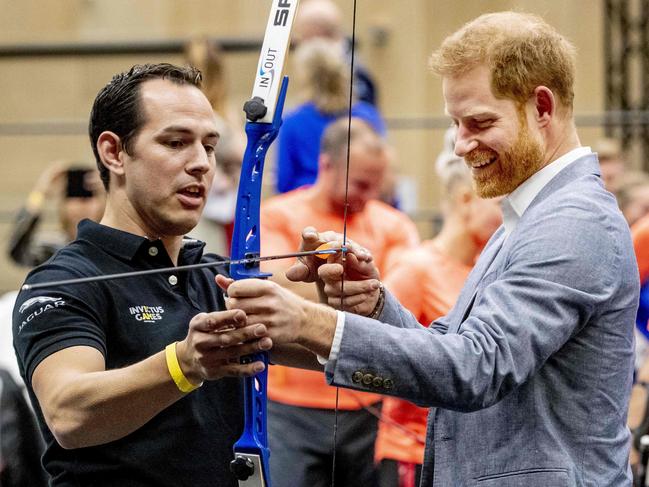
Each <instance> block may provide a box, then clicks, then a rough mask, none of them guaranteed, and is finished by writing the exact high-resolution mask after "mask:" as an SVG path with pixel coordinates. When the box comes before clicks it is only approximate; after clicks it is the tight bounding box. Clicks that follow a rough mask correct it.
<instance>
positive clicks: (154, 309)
mask: <svg viewBox="0 0 649 487" xmlns="http://www.w3.org/2000/svg"><path fill="white" fill-rule="evenodd" d="M128 312H129V313H131V316H134V317H135V319H136V320H137V321H142V322H144V323H155V322H156V321H160V320H161V319H162V315H163V314H164V312H165V310H164V308H163V307H162V306H131V307H130V308H129V309H128Z"/></svg>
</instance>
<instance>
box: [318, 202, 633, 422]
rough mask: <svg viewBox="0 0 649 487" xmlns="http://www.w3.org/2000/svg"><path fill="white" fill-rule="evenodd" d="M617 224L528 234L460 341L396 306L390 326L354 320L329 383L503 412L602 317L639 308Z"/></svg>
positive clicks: (564, 218) (483, 287) (546, 220)
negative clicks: (502, 405) (500, 406)
mask: <svg viewBox="0 0 649 487" xmlns="http://www.w3.org/2000/svg"><path fill="white" fill-rule="evenodd" d="M564 213H565V212H564ZM600 216H602V215H600ZM609 217H610V214H609V215H604V216H603V218H592V217H588V216H586V217H585V218H575V217H574V215H566V214H563V215H562V214H561V212H555V214H552V212H548V213H547V214H546V215H545V216H541V217H538V218H536V219H532V221H531V223H528V224H527V226H526V228H519V229H518V230H521V231H520V232H517V233H518V234H519V235H520V237H518V238H516V239H513V241H512V242H509V243H510V244H511V245H508V248H507V250H504V249H503V250H501V251H505V252H507V253H506V254H505V259H506V260H505V264H504V266H503V268H502V271H499V272H492V273H488V274H487V276H485V277H484V278H483V281H482V282H481V284H480V285H479V286H478V294H476V300H475V303H474V305H473V308H472V310H471V313H470V314H469V316H468V318H467V319H466V320H465V321H464V322H463V323H462V325H461V327H460V328H459V330H458V332H457V333H446V330H447V329H448V324H447V326H444V323H445V320H446V319H442V320H440V324H441V325H442V326H440V327H437V326H433V327H431V328H428V329H426V328H417V327H414V326H412V325H411V321H412V320H414V318H413V317H412V316H411V315H410V316H408V314H407V313H406V312H404V310H402V309H401V308H400V307H399V305H398V304H397V303H394V302H393V301H391V300H387V302H386V309H385V310H384V313H383V315H382V316H381V320H382V321H383V322H376V321H374V320H370V319H367V318H363V317H359V316H354V315H349V314H348V315H347V316H346V324H345V329H344V333H343V337H342V343H341V347H340V352H339V354H338V357H337V360H336V361H335V362H334V361H332V363H329V364H327V367H326V372H327V378H328V380H329V381H330V383H332V384H334V385H337V386H342V387H349V388H353V389H358V390H367V391H375V388H374V386H373V384H372V383H370V384H369V385H365V384H364V383H363V381H359V380H358V378H359V377H361V375H363V374H365V375H367V374H370V375H372V376H378V377H380V378H381V379H382V380H381V381H379V382H383V383H384V382H385V380H386V379H388V380H389V381H390V386H391V387H390V388H389V390H385V389H387V388H382V390H381V392H382V393H384V394H390V395H395V396H399V397H402V398H405V399H408V400H410V401H412V402H415V403H417V404H421V405H426V406H433V407H443V408H446V409H454V410H460V411H473V410H478V409H482V408H485V407H489V406H490V405H493V404H495V403H496V402H497V401H499V400H500V399H502V398H503V397H505V396H506V395H507V394H508V393H509V392H511V391H512V390H513V389H514V388H516V387H518V386H519V385H521V384H523V383H525V382H526V381H527V380H528V379H529V378H530V377H531V376H533V375H534V374H535V372H536V371H537V370H538V369H539V368H540V367H542V366H543V364H544V363H545V362H546V361H547V360H548V358H549V357H551V356H552V354H554V353H555V352H556V351H557V350H559V349H560V348H561V347H562V346H563V345H564V344H565V343H566V342H567V341H568V340H570V339H571V337H572V336H574V334H576V333H577V332H578V331H579V329H580V328H581V327H583V326H586V325H587V324H589V323H590V322H591V320H593V319H594V317H596V315H598V314H601V313H605V312H607V310H608V311H611V310H612V309H632V308H634V304H633V300H634V296H635V297H636V299H637V283H636V284H634V283H633V278H634V277H635V276H632V275H633V256H632V248H631V242H630V238H629V236H628V231H627V232H626V233H627V235H625V234H624V229H623V228H622V225H620V224H619V223H618V222H613V223H614V224H613V225H611V218H609ZM522 224H524V223H523V221H520V222H519V226H522ZM513 237H514V235H513V234H512V235H511V236H510V238H513ZM628 276H631V277H628ZM635 280H636V281H637V278H636V279H635ZM634 286H635V287H636V288H634ZM465 291H466V290H465ZM634 293H635V294H634ZM625 296H628V297H625ZM634 312H635V311H632V313H634ZM624 316H626V314H625V315H624ZM595 345H600V344H595ZM584 346H593V344H585V345H584ZM359 372H361V375H359ZM354 379H356V380H354Z"/></svg>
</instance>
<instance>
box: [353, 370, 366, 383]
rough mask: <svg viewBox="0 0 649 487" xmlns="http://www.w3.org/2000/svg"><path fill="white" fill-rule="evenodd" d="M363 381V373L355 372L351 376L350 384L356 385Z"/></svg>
mask: <svg viewBox="0 0 649 487" xmlns="http://www.w3.org/2000/svg"><path fill="white" fill-rule="evenodd" d="M362 380H363V372H360V371H358V370H357V371H356V372H354V373H353V375H352V382H356V383H357V384H358V383H359V382H360V381H362Z"/></svg>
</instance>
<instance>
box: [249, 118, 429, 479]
mask: <svg viewBox="0 0 649 487" xmlns="http://www.w3.org/2000/svg"><path fill="white" fill-rule="evenodd" d="M348 123H349V122H348V120H347V119H346V118H345V119H340V120H338V121H336V122H334V123H332V124H331V125H330V126H328V127H327V129H326V130H325V132H324V134H323V137H322V141H321V151H320V156H319V161H318V164H319V172H318V178H317V180H316V182H315V184H314V185H313V186H311V187H305V188H300V189H296V190H293V191H290V192H288V193H284V194H282V195H278V196H275V197H273V198H270V199H268V200H266V201H265V202H264V203H263V204H262V208H261V251H262V255H274V254H284V253H290V252H293V251H294V250H295V249H296V248H298V247H299V245H300V241H301V233H302V229H303V228H304V227H306V226H309V225H315V226H317V227H320V228H331V229H337V230H338V231H340V232H342V231H343V214H344V208H345V174H346V158H347V145H348V141H347V139H348V135H347V132H348ZM350 136H351V138H350V143H349V145H350V147H349V155H350V164H349V178H348V179H349V191H348V197H347V204H348V213H347V234H348V236H349V238H350V239H352V240H353V241H354V242H356V243H358V244H360V245H363V246H365V247H367V248H368V249H370V250H371V252H372V255H373V256H374V258H375V262H376V265H377V267H378V268H379V269H385V268H386V267H387V265H388V262H389V260H390V259H392V258H393V256H394V255H396V254H398V253H400V252H402V251H403V250H405V249H407V248H411V247H414V246H415V245H416V244H417V243H418V242H419V236H418V233H417V230H416V227H415V225H414V224H413V223H412V221H411V220H410V219H409V218H408V217H407V216H406V215H404V214H403V213H401V212H399V211H398V210H396V209H394V208H392V207H390V206H388V205H387V204H385V203H382V202H381V201H378V200H377V198H378V196H379V194H380V191H381V187H382V185H383V180H384V177H385V174H386V171H387V170H388V165H389V157H388V154H389V153H388V150H387V146H386V144H385V142H384V141H383V140H382V139H381V138H380V136H379V135H378V134H377V133H376V132H375V131H374V130H373V129H372V128H371V127H370V126H369V125H368V124H367V123H365V122H364V121H362V120H360V119H357V118H352V120H351V130H350ZM292 264H293V262H292V261H280V260H277V261H269V262H265V263H264V264H263V267H262V269H263V270H265V271H268V272H272V273H273V277H272V279H273V280H275V281H276V282H278V283H280V284H281V285H283V286H285V287H287V288H289V289H291V290H293V291H294V292H297V293H298V294H300V295H301V296H303V297H306V298H308V299H313V300H314V301H317V300H318V299H317V290H316V288H315V285H314V284H305V283H293V282H291V281H289V280H288V279H287V278H286V277H285V275H284V271H285V270H286V269H288V268H289V267H290V266H291V265H292ZM268 398H269V403H268V416H269V420H268V425H269V426H268V428H269V430H268V437H269V443H270V447H271V449H272V452H273V454H272V455H271V457H270V467H271V476H272V478H273V485H274V486H275V487H318V486H323V487H325V486H329V485H331V476H332V473H331V471H332V460H333V452H334V446H333V442H332V427H333V425H334V415H335V409H336V404H338V409H340V412H339V413H338V420H337V424H338V427H337V438H336V443H337V446H336V466H335V483H336V485H341V486H342V485H349V486H351V485H357V486H372V485H375V480H376V471H375V468H374V462H373V457H374V442H375V439H376V431H377V418H376V417H374V416H372V414H371V413H370V412H368V411H366V410H365V409H364V407H366V406H369V405H373V404H376V403H378V402H379V401H380V400H381V396H379V395H377V394H369V393H359V392H353V391H346V390H345V391H343V390H341V391H340V392H339V393H338V392H337V391H336V389H335V388H334V387H330V386H328V385H326V382H325V379H324V376H323V374H322V373H320V372H313V371H305V370H299V369H292V368H286V367H280V366H273V367H271V368H270V371H269V386H268Z"/></svg>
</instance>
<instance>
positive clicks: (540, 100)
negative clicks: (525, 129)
mask: <svg viewBox="0 0 649 487" xmlns="http://www.w3.org/2000/svg"><path fill="white" fill-rule="evenodd" d="M534 105H535V109H536V110H535V118H536V122H537V123H538V124H539V127H545V126H547V125H548V123H550V120H552V118H554V116H555V112H556V109H557V106H556V101H555V99H554V93H552V90H551V89H550V88H548V87H546V86H537V87H536V88H535V89H534Z"/></svg>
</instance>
